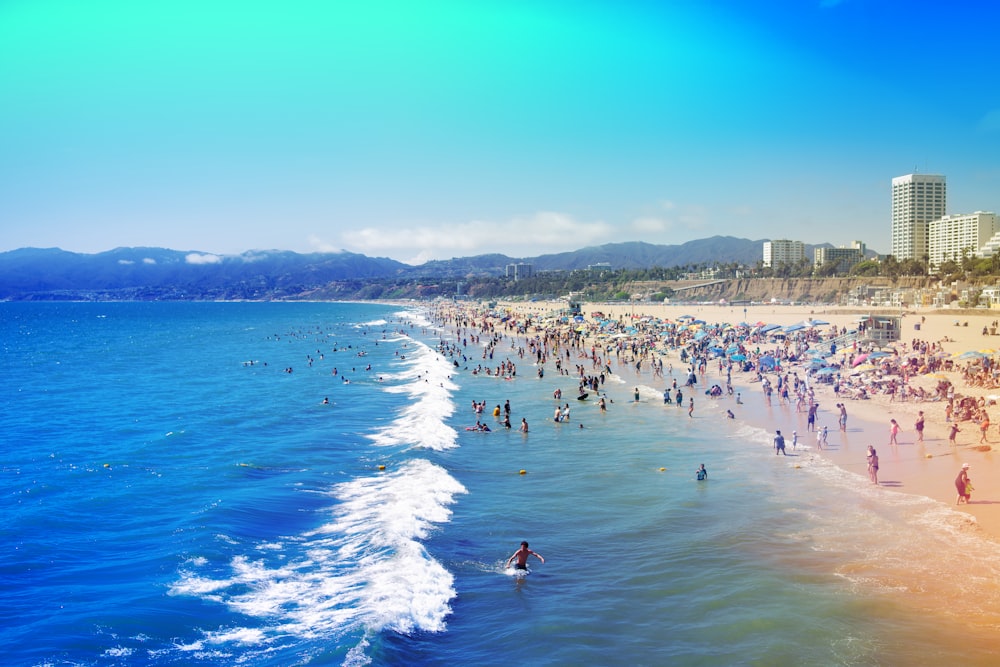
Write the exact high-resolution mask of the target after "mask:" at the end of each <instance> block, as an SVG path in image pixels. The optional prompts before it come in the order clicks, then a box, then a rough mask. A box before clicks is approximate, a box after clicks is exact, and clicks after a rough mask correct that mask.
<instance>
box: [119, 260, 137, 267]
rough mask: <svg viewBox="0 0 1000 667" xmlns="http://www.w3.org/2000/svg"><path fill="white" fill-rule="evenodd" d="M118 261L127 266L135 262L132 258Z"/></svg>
mask: <svg viewBox="0 0 1000 667" xmlns="http://www.w3.org/2000/svg"><path fill="white" fill-rule="evenodd" d="M118 263H119V264H124V265H125V266H128V265H129V264H135V262H133V261H132V260H131V259H119V260H118Z"/></svg>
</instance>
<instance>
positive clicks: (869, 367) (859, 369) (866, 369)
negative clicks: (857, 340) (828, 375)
mask: <svg viewBox="0 0 1000 667" xmlns="http://www.w3.org/2000/svg"><path fill="white" fill-rule="evenodd" d="M876 370H878V367H877V366H875V365H873V364H861V365H860V366H855V367H854V368H852V369H851V375H857V374H859V373H870V372H872V371H876Z"/></svg>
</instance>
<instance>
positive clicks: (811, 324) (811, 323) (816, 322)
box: [806, 320, 829, 327]
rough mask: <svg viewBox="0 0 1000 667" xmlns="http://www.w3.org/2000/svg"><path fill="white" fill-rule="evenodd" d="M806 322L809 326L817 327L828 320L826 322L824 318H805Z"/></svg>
mask: <svg viewBox="0 0 1000 667" xmlns="http://www.w3.org/2000/svg"><path fill="white" fill-rule="evenodd" d="M806 322H808V323H809V326H813V327H818V326H822V325H824V324H829V322H827V321H826V320H806Z"/></svg>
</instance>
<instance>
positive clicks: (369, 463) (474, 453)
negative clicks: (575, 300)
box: [0, 303, 1000, 666]
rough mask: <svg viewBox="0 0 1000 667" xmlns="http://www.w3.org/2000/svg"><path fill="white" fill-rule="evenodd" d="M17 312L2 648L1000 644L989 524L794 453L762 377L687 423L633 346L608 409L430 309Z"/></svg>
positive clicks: (7, 658) (714, 652)
mask: <svg viewBox="0 0 1000 667" xmlns="http://www.w3.org/2000/svg"><path fill="white" fill-rule="evenodd" d="M0 333H2V338H0V340H2V345H3V347H2V362H3V369H4V388H3V389H2V390H0V392H2V394H0V395H2V396H3V406H4V409H3V411H2V414H0V420H2V421H0V432H2V433H3V442H4V449H3V451H4V456H3V461H2V464H0V480H2V490H3V494H2V502H3V517H4V520H3V524H2V535H3V544H4V550H3V555H2V557H0V583H2V606H3V614H2V615H0V646H2V647H3V648H2V649H0V652H2V662H3V664H4V665H32V666H34V665H39V666H40V665H52V666H56V665H60V666H61V665H206V666H207V665H254V666H257V665H282V666H284V665H352V666H353V665H449V666H454V665H505V664H509V663H514V664H522V665H532V666H534V665H668V664H669V665H704V666H715V665H719V666H723V665H940V664H949V663H959V664H962V665H966V666H969V665H993V664H996V663H997V660H998V653H1000V640H998V639H996V631H997V629H998V627H1000V586H998V582H1000V576H998V575H1000V571H998V569H1000V566H998V565H997V564H996V563H995V561H996V543H995V542H993V541H991V540H989V539H986V538H984V537H983V536H982V535H981V534H979V533H978V532H977V531H976V530H974V529H972V528H971V527H970V526H969V523H968V521H967V517H965V515H962V514H960V513H958V512H955V511H954V510H953V509H952V508H951V507H949V506H946V505H943V504H941V503H938V502H935V501H933V500H930V499H927V498H922V497H919V496H914V495H908V494H903V493H900V492H898V491H894V490H893V489H892V488H872V487H871V485H870V484H869V483H868V480H867V478H866V476H865V474H864V470H863V469H860V470H857V471H854V470H844V469H841V468H838V467H836V466H833V465H832V464H830V463H829V462H828V461H827V460H826V459H824V458H823V457H821V456H816V455H815V452H813V451H812V450H811V448H810V447H809V446H808V445H809V444H812V443H803V444H800V446H799V447H798V448H797V449H796V451H794V452H792V451H791V450H790V451H789V453H790V454H794V456H789V457H776V456H774V453H773V450H772V449H771V439H770V433H769V431H768V430H767V429H765V428H761V427H757V426H753V425H751V422H753V421H754V420H750V419H744V418H743V416H744V415H745V414H749V412H750V411H755V412H759V411H761V410H764V407H763V404H762V403H761V402H760V399H759V397H757V396H756V395H754V396H751V395H750V394H749V393H748V394H746V395H745V396H744V403H745V404H744V405H742V406H735V403H734V401H733V400H732V399H731V398H726V397H724V398H720V399H711V398H709V397H708V396H705V395H704V394H703V391H702V390H703V389H704V386H701V387H699V391H697V392H694V393H693V394H692V393H690V392H685V393H686V394H687V395H688V396H692V395H693V396H694V398H695V410H694V415H693V417H688V415H687V409H686V406H685V408H683V409H678V408H677V407H676V406H674V405H663V403H662V399H661V391H662V388H663V383H664V382H665V381H667V382H668V381H669V380H670V377H669V376H668V377H667V378H665V379H659V378H657V379H654V378H652V377H651V376H650V374H649V373H648V372H644V373H640V374H637V373H636V372H635V371H634V369H632V368H631V367H629V366H625V365H622V366H621V367H619V366H617V365H614V364H613V365H612V370H613V373H612V374H611V375H609V376H608V377H607V379H606V382H605V384H604V385H603V386H602V388H601V390H600V393H601V394H602V395H604V396H605V398H606V400H607V402H608V405H607V408H608V409H607V411H606V412H602V411H601V410H600V409H599V408H598V405H597V402H596V400H595V399H596V398H597V397H596V396H593V395H592V396H590V397H589V398H588V399H587V400H583V401H576V400H574V398H575V396H576V387H577V381H576V379H575V378H574V377H570V376H566V375H559V374H557V373H556V371H555V369H554V366H553V365H552V363H551V362H550V363H549V364H547V365H546V368H545V370H546V372H545V374H544V377H538V373H537V366H536V365H535V364H534V362H533V358H532V356H531V355H530V354H525V355H524V356H523V357H522V356H521V355H520V354H519V351H518V349H517V348H519V347H524V339H523V338H521V339H519V340H512V339H511V338H510V337H508V336H506V335H505V337H503V338H502V339H501V340H500V341H499V342H498V343H497V345H496V346H495V348H493V349H492V358H490V356H489V354H488V353H486V352H485V351H484V350H485V348H484V345H483V344H482V343H476V342H475V341H471V340H467V341H466V343H465V344H463V343H462V341H457V340H456V337H455V335H454V333H453V332H451V331H449V330H447V329H442V328H439V327H437V326H436V324H435V323H434V322H432V321H431V318H430V314H429V313H428V312H427V311H426V310H424V309H422V308H421V307H420V306H419V305H413V306H405V307H404V306H398V305H389V304H367V303H366V304H353V303H97V304H95V303H0ZM466 338H468V336H466ZM487 338H488V336H487V335H483V337H482V341H483V342H485V341H486V340H487ZM442 340H444V341H446V343H447V344H448V345H449V346H454V347H452V348H451V350H454V349H457V350H458V352H457V353H450V352H449V354H442V353H441V352H440V351H439V345H440V343H441V341H442ZM484 355H485V356H484ZM506 360H509V361H511V362H513V363H514V364H515V367H516V375H515V376H514V377H512V378H508V377H505V376H504V374H499V375H498V374H495V373H492V372H491V373H490V374H486V373H485V372H474V371H475V370H476V369H477V368H479V367H482V368H486V367H489V368H491V369H492V368H496V367H497V366H499V365H500V364H501V362H502V361H506ZM670 362H671V363H672V364H673V367H674V374H675V377H677V378H678V380H681V381H682V380H683V377H681V376H680V375H679V371H680V369H681V364H680V362H679V360H678V359H676V358H672V359H670ZM584 363H586V364H589V362H586V361H584V360H581V359H576V358H574V359H572V361H571V362H567V364H566V365H567V366H569V367H570V368H572V366H573V365H575V364H584ZM587 372H592V371H591V369H590V368H589V366H588V368H587ZM734 379H737V380H738V379H739V378H734ZM708 380H709V382H712V381H715V380H713V378H712V375H711V373H710V374H709V376H708ZM556 388H560V389H561V390H562V392H563V395H564V398H563V399H562V400H560V401H558V403H559V404H566V403H567V400H566V398H567V397H568V399H569V400H568V403H572V405H570V406H569V407H570V409H571V414H570V418H569V420H568V421H566V422H562V423H555V422H554V421H553V420H552V414H553V410H554V407H555V406H556V404H557V401H556V400H554V399H553V391H554V390H555V389H556ZM636 388H639V390H640V400H639V401H638V402H636V401H634V399H633V392H634V390H635V389H636ZM506 401H509V402H510V405H511V421H512V422H513V424H514V428H513V429H511V430H509V431H508V430H506V429H504V428H502V426H501V425H500V424H499V423H498V422H497V420H495V419H494V417H493V416H492V412H493V409H494V407H495V406H502V405H503V404H504V403H505V402H506ZM473 402H485V404H486V409H485V410H484V412H483V414H482V415H479V416H477V414H476V413H475V412H474V411H473V409H472V405H473ZM727 409H734V412H736V413H737V419H734V420H730V419H726V414H725V411H726V410H727ZM780 409H781V408H774V410H776V411H777V410H780ZM786 417H788V418H793V417H790V416H787V415H786ZM477 418H478V419H481V420H482V421H483V422H485V423H487V424H488V425H489V426H490V428H491V431H490V432H481V431H474V430H466V429H467V428H468V427H471V426H472V425H474V424H475V423H476V421H477ZM522 418H524V419H526V420H527V422H528V424H529V427H530V430H529V433H527V434H524V433H521V432H519V431H518V430H517V427H518V425H519V424H520V421H521V419H522ZM581 426H582V427H583V428H581ZM831 439H833V438H831ZM835 446H837V445H835ZM839 446H851V447H857V448H858V456H859V460H861V461H863V459H864V453H863V446H861V445H858V444H854V443H852V444H850V445H848V444H846V443H845V444H841V445H839ZM702 463H704V464H705V466H706V468H707V469H708V471H709V479H708V480H707V481H697V480H696V479H695V470H696V468H697V467H698V466H699V465H700V464H702ZM521 540H527V541H529V542H530V545H531V548H532V549H534V550H535V551H537V552H538V553H539V554H541V555H542V556H543V557H544V558H545V563H544V564H542V563H541V562H540V561H538V560H535V559H532V561H530V567H531V573H530V574H529V575H527V576H523V577H516V576H513V575H512V573H511V571H509V570H507V569H506V568H505V562H506V560H507V558H508V557H509V556H510V555H511V554H512V553H513V552H514V551H515V550H516V549H517V548H518V545H519V543H520V542H521Z"/></svg>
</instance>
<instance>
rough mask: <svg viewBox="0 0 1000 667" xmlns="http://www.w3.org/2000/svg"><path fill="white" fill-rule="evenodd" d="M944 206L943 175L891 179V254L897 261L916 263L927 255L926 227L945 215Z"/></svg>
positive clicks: (918, 175)
mask: <svg viewBox="0 0 1000 667" xmlns="http://www.w3.org/2000/svg"><path fill="white" fill-rule="evenodd" d="M946 203H947V186H946V184H945V179H944V176H941V175H936V174H907V175H906V176H897V177H896V178H894V179H892V254H893V256H894V257H895V258H896V259H897V260H899V261H902V260H904V259H917V260H919V259H923V258H924V256H925V255H928V254H929V252H930V247H929V245H928V236H927V233H928V229H929V225H930V222H931V221H932V220H938V219H940V218H943V217H944V216H945V205H946Z"/></svg>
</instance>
